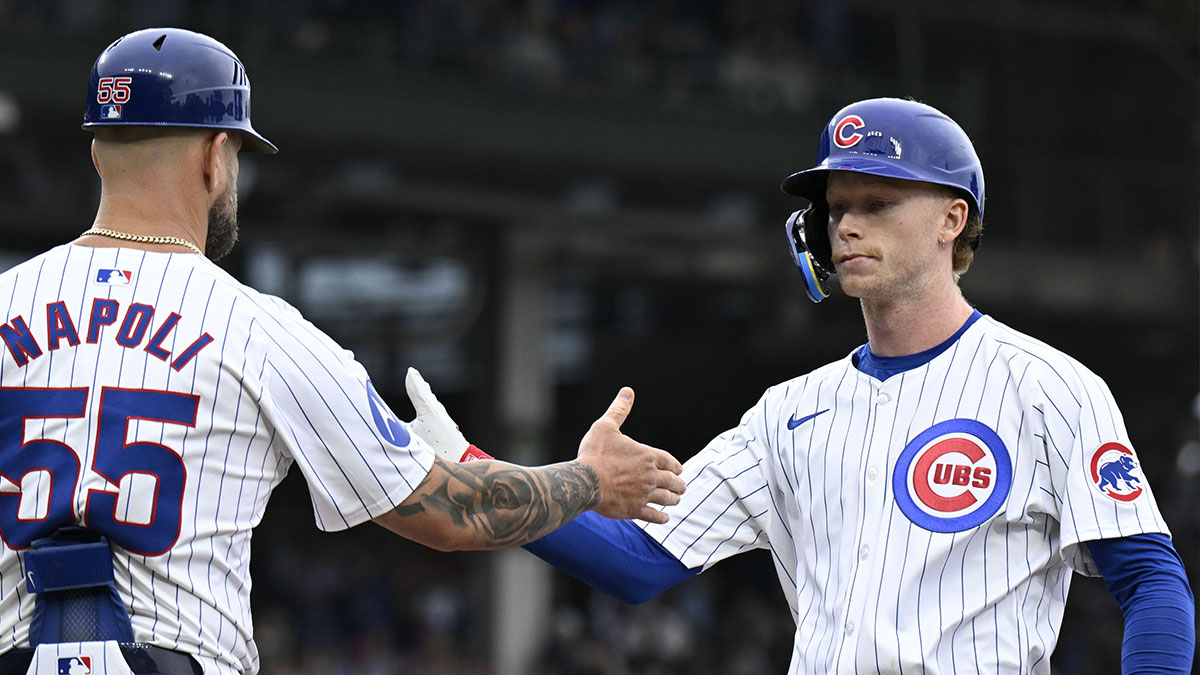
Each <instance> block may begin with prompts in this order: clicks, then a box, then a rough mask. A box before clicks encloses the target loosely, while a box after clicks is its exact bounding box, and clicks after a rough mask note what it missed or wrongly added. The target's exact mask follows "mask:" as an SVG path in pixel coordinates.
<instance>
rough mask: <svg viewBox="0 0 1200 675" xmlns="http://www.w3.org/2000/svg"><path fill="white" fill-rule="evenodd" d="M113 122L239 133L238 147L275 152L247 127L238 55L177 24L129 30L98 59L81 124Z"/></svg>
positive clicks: (246, 83)
mask: <svg viewBox="0 0 1200 675" xmlns="http://www.w3.org/2000/svg"><path fill="white" fill-rule="evenodd" d="M113 125H123V126H161V127H201V128H209V129H223V130H226V131H237V132H241V134H242V136H243V145H242V147H243V149H245V150H248V151H251V152H266V153H275V152H278V148H276V147H275V146H274V145H273V144H272V143H271V142H270V141H268V140H267V139H265V138H263V137H262V136H261V135H259V133H258V132H257V131H255V130H254V127H252V126H251V125H250V79H249V78H248V77H247V76H246V69H245V67H244V66H242V62H241V61H240V60H238V57H237V55H236V54H234V53H233V52H232V51H230V49H229V48H228V47H226V46H225V45H223V44H221V43H220V42H217V41H216V40H214V39H212V38H210V37H208V36H207V35H201V34H200V33H193V32H192V31H189V30H183V29H180V28H147V29H145V30H139V31H136V32H133V33H130V34H128V35H126V36H124V37H121V38H118V39H117V41H116V42H113V43H112V44H111V45H109V46H108V48H107V49H105V50H104V51H103V52H101V54H100V57H99V58H97V59H96V63H95V65H93V66H92V77H91V79H90V80H89V82H88V94H87V106H86V107H85V108H84V112H83V128H84V129H93V128H95V127H101V126H113Z"/></svg>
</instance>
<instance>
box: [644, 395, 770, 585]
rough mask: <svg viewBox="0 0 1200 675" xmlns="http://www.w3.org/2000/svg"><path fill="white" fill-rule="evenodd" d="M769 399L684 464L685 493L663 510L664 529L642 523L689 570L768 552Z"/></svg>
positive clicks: (647, 531)
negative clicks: (766, 459)
mask: <svg viewBox="0 0 1200 675" xmlns="http://www.w3.org/2000/svg"><path fill="white" fill-rule="evenodd" d="M765 400H766V395H765V394H764V396H763V398H762V399H760V400H759V402H758V403H757V404H756V405H755V406H754V407H753V408H751V409H750V410H749V411H747V412H746V414H745V415H743V416H742V420H741V423H740V424H739V425H738V426H736V427H734V428H733V429H730V430H729V431H726V432H725V433H723V434H721V435H720V436H717V437H716V438H714V439H713V440H712V441H710V442H709V444H708V445H707V446H705V447H704V449H703V450H701V451H700V452H698V453H697V454H696V455H695V456H694V457H692V458H691V459H689V460H688V461H687V462H685V463H684V465H683V474H682V477H683V479H684V480H685V481H686V482H687V491H686V492H685V493H684V494H683V498H682V500H681V501H680V502H679V503H678V504H675V505H673V506H668V507H666V508H664V509H663V511H664V512H665V513H666V514H667V515H668V516H669V517H670V520H669V521H668V522H666V523H665V524H661V525H660V524H655V523H639V524H641V525H642V528H643V529H644V530H645V531H646V533H647V534H648V535H650V537H652V538H653V539H654V540H655V541H657V542H659V543H660V544H662V546H663V548H665V549H666V550H667V551H668V552H670V553H671V555H673V556H675V558H676V559H677V560H679V562H681V563H683V565H684V566H685V567H688V568H699V569H708V568H709V567H710V566H712V565H714V564H716V563H717V562H719V561H721V560H724V559H725V558H727V557H729V556H732V555H735V554H737V553H741V552H742V551H745V550H749V549H755V548H767V546H768V545H769V543H770V542H769V539H768V536H767V526H766V522H765V518H766V517H767V514H769V513H770V512H771V509H772V504H771V487H770V485H769V484H768V476H767V470H766V469H765V468H764V466H763V464H764V461H763V460H764V457H766V456H768V454H769V448H768V446H767V433H766V427H765V424H764V421H763V420H764V410H765Z"/></svg>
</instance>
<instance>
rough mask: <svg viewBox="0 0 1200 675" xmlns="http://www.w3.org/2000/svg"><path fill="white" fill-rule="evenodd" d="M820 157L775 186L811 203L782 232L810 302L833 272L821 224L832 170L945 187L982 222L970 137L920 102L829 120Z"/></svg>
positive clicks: (979, 175) (843, 113)
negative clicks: (960, 199) (827, 185)
mask: <svg viewBox="0 0 1200 675" xmlns="http://www.w3.org/2000/svg"><path fill="white" fill-rule="evenodd" d="M819 152H820V156H819V161H818V162H817V165H816V166H814V167H813V168H811V169H806V170H804V171H798V172H796V173H794V174H792V175H790V176H788V177H787V178H785V179H784V180H783V183H781V184H780V187H781V188H782V189H783V191H784V192H787V193H788V194H793V195H796V196H798V197H804V198H805V199H807V200H809V202H811V206H809V208H808V209H806V210H804V211H798V212H796V213H794V214H792V216H791V217H790V218H789V219H788V222H787V235H788V243H789V245H790V247H791V250H792V255H793V257H794V258H795V260H796V262H797V264H798V265H799V266H800V269H801V271H802V272H804V273H805V282H806V284H805V285H806V290H807V292H808V295H809V297H810V298H811V299H812V300H813V301H814V302H819V301H820V300H822V299H823V298H824V297H825V296H827V295H828V294H829V292H828V290H827V289H826V288H825V287H824V286H823V284H822V283H821V282H823V281H825V280H826V279H828V278H829V276H830V275H832V274H833V273H834V267H833V261H832V260H831V257H832V249H831V247H830V244H829V234H828V231H827V228H826V227H825V224H826V223H827V222H828V221H829V207H828V205H827V204H826V203H825V183H826V180H827V178H828V176H829V172H830V171H856V172H859V173H867V174H871V175H874V176H884V177H887V178H901V179H904V180H912V181H920V182H923V183H935V184H937V185H945V186H947V187H950V188H954V189H955V190H957V191H958V192H960V193H961V194H962V196H963V198H964V199H966V200H967V203H968V204H969V205H970V208H971V210H972V211H973V212H974V213H977V214H978V215H979V217H980V219H982V218H983V166H982V165H981V164H980V163H979V157H978V155H976V154H975V148H974V146H973V145H972V144H971V139H970V138H968V137H967V134H966V132H965V131H963V130H962V127H960V126H958V124H957V123H956V122H955V121H954V120H952V119H950V118H949V117H947V116H946V115H945V114H943V113H942V112H941V111H939V110H937V109H936V108H933V107H931V106H928V105H925V104H924V103H918V102H916V101H908V100H904V99H898V98H873V99H868V100H865V101H858V102H857V103H851V104H850V105H848V106H846V107H845V108H842V109H841V110H839V111H838V112H837V114H836V115H834V116H833V118H832V119H831V120H829V124H828V125H826V127H825V131H824V132H823V133H822V134H821V147H820V150H819ZM809 224H811V226H810V225H809ZM978 245H979V240H978V239H976V240H974V241H972V242H971V247H972V248H975V247H977V246H978Z"/></svg>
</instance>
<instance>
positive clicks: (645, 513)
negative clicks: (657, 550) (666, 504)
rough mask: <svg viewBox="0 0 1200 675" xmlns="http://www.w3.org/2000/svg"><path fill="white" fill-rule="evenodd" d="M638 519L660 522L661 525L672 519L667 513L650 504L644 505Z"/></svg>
mask: <svg viewBox="0 0 1200 675" xmlns="http://www.w3.org/2000/svg"><path fill="white" fill-rule="evenodd" d="M637 519H638V520H644V521H646V522H647V523H658V524H659V525H662V524H664V523H666V522H667V521H668V520H670V518H668V517H667V514H665V513H663V512H662V511H659V510H658V509H656V508H653V507H650V506H643V507H642V510H641V511H640V512H639V513H638V516H637Z"/></svg>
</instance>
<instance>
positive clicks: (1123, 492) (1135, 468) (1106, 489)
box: [1088, 443, 1145, 502]
mask: <svg viewBox="0 0 1200 675" xmlns="http://www.w3.org/2000/svg"><path fill="white" fill-rule="evenodd" d="M1088 468H1089V470H1090V472H1091V479H1092V485H1094V486H1095V487H1096V489H1097V490H1099V491H1100V492H1101V493H1102V494H1104V495H1105V496H1107V497H1110V498H1112V499H1115V500H1117V501H1119V502H1131V501H1133V500H1135V499H1137V498H1138V497H1141V496H1142V493H1143V492H1145V490H1143V489H1142V479H1141V477H1140V476H1137V475H1135V473H1141V470H1142V467H1141V464H1140V463H1138V459H1137V455H1135V454H1134V453H1133V450H1131V449H1130V448H1127V447H1125V446H1124V445H1121V444H1120V443H1105V444H1103V445H1101V446H1100V447H1098V448H1096V450H1095V451H1094V452H1093V453H1092V459H1091V462H1089V465H1088Z"/></svg>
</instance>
